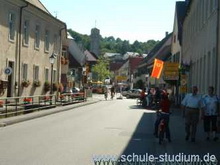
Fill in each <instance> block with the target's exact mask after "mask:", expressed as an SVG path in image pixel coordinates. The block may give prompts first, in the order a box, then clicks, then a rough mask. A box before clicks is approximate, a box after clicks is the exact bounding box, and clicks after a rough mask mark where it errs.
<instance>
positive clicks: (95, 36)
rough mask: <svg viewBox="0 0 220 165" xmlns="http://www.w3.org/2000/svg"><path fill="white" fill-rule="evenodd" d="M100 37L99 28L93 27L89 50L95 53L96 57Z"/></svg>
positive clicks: (98, 50) (98, 53) (98, 51)
mask: <svg viewBox="0 0 220 165" xmlns="http://www.w3.org/2000/svg"><path fill="white" fill-rule="evenodd" d="M100 38H101V37H100V30H99V29H97V28H93V29H92V30H91V35H90V39H91V43H90V51H91V52H93V53H95V55H96V56H97V57H98V56H99V55H100Z"/></svg>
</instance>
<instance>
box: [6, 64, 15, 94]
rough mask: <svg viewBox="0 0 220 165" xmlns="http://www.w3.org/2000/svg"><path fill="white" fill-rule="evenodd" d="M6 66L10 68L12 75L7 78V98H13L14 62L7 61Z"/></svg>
mask: <svg viewBox="0 0 220 165" xmlns="http://www.w3.org/2000/svg"><path fill="white" fill-rule="evenodd" d="M8 66H9V67H11V68H12V74H11V75H9V76H8V89H7V97H12V96H13V74H14V62H11V61H9V63H8Z"/></svg>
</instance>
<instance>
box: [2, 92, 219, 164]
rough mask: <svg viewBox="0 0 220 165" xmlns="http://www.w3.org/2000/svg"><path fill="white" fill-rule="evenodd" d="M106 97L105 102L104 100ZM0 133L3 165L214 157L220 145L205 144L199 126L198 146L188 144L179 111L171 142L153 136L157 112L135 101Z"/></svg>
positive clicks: (88, 109) (53, 117)
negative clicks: (106, 158)
mask: <svg viewBox="0 0 220 165" xmlns="http://www.w3.org/2000/svg"><path fill="white" fill-rule="evenodd" d="M102 97H103V98H102ZM100 99H102V101H100V102H98V103H95V104H91V105H87V106H83V107H79V108H77V109H72V110H69V111H65V112H62V113H57V114H53V115H49V116H45V117H42V118H37V119H34V120H29V121H25V122H22V123H17V124H14V125H10V126H7V127H1V128H0V146H1V147H0V164H1V165H14V164H16V165H32V164H34V165H61V164H62V165H90V164H91V165H92V164H94V162H93V158H94V156H95V157H97V156H102V155H113V156H115V155H117V156H120V155H132V154H133V153H135V154H138V155H145V154H146V153H147V154H152V155H154V156H158V155H161V154H165V153H167V154H171V155H177V154H179V153H183V154H198V155H200V156H204V155H205V154H208V153H209V154H210V155H211V154H214V155H215V156H216V157H217V158H218V159H219V160H220V153H219V141H218V142H214V141H209V142H208V141H205V135H204V133H203V130H202V125H201V123H200V126H199V130H198V134H197V137H198V138H197V139H196V142H195V143H192V142H186V141H185V139H184V138H185V133H184V120H183V119H182V118H181V115H180V112H179V110H175V111H174V112H173V114H172V115H171V121H170V126H171V136H172V142H171V143H169V142H167V141H166V142H165V143H164V144H162V145H159V144H158V139H157V138H155V137H154V136H153V129H154V121H155V119H156V115H155V112H154V111H152V110H146V109H143V108H141V107H139V106H137V105H136V100H135V99H123V100H117V99H114V100H107V101H105V100H104V96H100Z"/></svg>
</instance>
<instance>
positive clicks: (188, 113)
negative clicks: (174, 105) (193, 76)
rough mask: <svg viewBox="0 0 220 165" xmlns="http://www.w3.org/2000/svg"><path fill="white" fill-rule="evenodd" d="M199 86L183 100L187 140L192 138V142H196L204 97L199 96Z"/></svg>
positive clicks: (194, 87)
mask: <svg viewBox="0 0 220 165" xmlns="http://www.w3.org/2000/svg"><path fill="white" fill-rule="evenodd" d="M197 93H198V88H197V86H193V87H192V93H190V94H187V95H186V96H185V97H184V99H183V100H182V102H181V104H182V109H183V117H184V118H185V131H186V137H185V140H186V141H188V140H189V138H190V137H191V141H192V142H195V137H196V130H197V125H198V122H199V116H200V110H201V103H202V97H201V95H199V94H197Z"/></svg>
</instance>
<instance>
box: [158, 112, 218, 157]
mask: <svg viewBox="0 0 220 165" xmlns="http://www.w3.org/2000/svg"><path fill="white" fill-rule="evenodd" d="M169 125H170V131H171V139H172V142H171V143H165V144H163V145H161V146H160V145H158V150H159V151H160V152H161V153H163V152H165V153H169V154H174V155H177V154H179V153H184V154H189V155H194V154H196V155H200V156H201V158H202V157H203V156H204V155H207V154H209V155H212V154H213V155H215V157H216V158H217V160H218V161H220V153H219V150H220V147H219V143H220V140H218V141H213V139H210V140H209V141H207V140H206V133H205V132H204V130H203V120H200V121H199V124H198V127H197V133H196V142H191V141H190V140H189V141H186V140H185V136H186V134H185V120H184V118H183V117H182V110H181V109H180V108H172V114H171V116H170V124H169ZM217 136H218V137H220V135H219V133H217Z"/></svg>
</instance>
